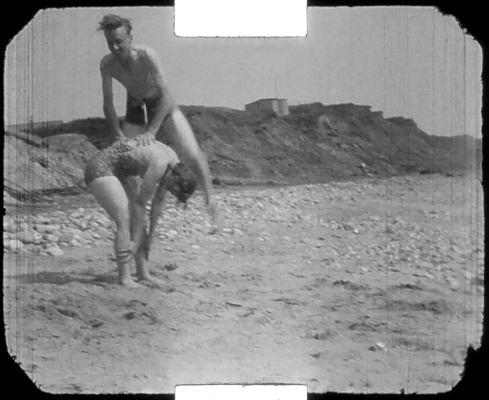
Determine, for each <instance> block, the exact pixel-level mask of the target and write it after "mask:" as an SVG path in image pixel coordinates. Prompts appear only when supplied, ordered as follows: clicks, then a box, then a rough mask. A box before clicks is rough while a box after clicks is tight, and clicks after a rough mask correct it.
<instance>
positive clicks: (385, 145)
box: [4, 103, 482, 199]
mask: <svg viewBox="0 0 489 400" xmlns="http://www.w3.org/2000/svg"><path fill="white" fill-rule="evenodd" d="M182 110H183V112H184V113H185V115H186V116H187V118H188V120H189V122H190V124H191V126H192V128H193V130H194V132H195V134H196V137H197V140H198V141H199V143H200V145H201V147H202V148H203V150H204V151H205V152H206V154H207V156H208V159H209V164H210V167H211V172H212V175H213V176H214V177H215V183H217V184H219V183H228V184H249V183H260V182H261V183H264V182H270V181H272V182H280V183H299V182H300V183H310V182H328V181H331V180H341V179H348V178H351V177H353V176H362V175H379V176H387V175H402V174H405V173H433V172H435V173H444V174H449V175H458V174H461V173H463V172H464V171H467V170H471V169H472V170H473V169H474V168H475V166H477V165H480V160H481V158H480V157H481V155H480V154H481V147H482V146H481V140H475V139H473V137H471V136H456V137H435V136H430V135H428V134H426V133H425V132H423V131H421V130H420V129H419V128H418V127H417V126H416V124H415V122H414V121H412V120H408V119H404V118H401V117H396V118H387V119H386V118H384V117H383V115H382V112H373V111H371V108H370V107H369V106H360V105H354V104H337V105H328V106H325V105H323V104H321V103H313V104H308V105H300V106H292V107H291V108H290V115H288V116H286V117H277V116H275V115H274V114H271V113H269V112H261V113H260V112H248V111H239V110H232V109H228V108H209V107H201V106H184V107H182ZM112 141H113V138H112V137H111V136H110V135H109V134H108V133H107V129H106V125H105V122H104V120H103V119H101V118H88V119H83V120H75V121H71V122H69V123H66V124H64V125H63V126H61V127H56V128H48V127H47V128H45V129H38V130H36V131H34V132H31V133H25V132H20V133H19V132H17V133H13V132H6V135H5V150H4V171H5V172H4V182H5V187H6V190H7V193H6V195H7V196H9V195H10V196H14V197H15V198H18V199H23V198H25V197H28V195H29V194H31V195H32V193H46V192H48V193H49V191H50V190H53V189H54V190H60V189H66V188H71V187H79V188H82V189H83V185H84V182H83V179H82V178H83V173H82V171H83V166H84V165H85V163H86V161H87V160H88V159H90V158H91V157H93V155H94V154H96V152H97V149H102V148H104V147H106V146H108V145H109V144H110V143H112ZM43 191H44V192H43ZM4 196H5V195H4Z"/></svg>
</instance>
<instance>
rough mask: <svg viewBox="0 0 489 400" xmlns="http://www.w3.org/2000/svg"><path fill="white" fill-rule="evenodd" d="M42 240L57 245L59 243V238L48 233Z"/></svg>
mask: <svg viewBox="0 0 489 400" xmlns="http://www.w3.org/2000/svg"><path fill="white" fill-rule="evenodd" d="M44 240H45V241H47V242H50V243H58V242H59V236H57V235H55V234H52V233H48V234H45V235H44Z"/></svg>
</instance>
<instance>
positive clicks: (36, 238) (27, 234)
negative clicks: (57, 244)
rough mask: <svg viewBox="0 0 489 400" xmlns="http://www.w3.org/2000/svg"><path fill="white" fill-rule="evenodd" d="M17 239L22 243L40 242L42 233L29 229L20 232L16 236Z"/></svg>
mask: <svg viewBox="0 0 489 400" xmlns="http://www.w3.org/2000/svg"><path fill="white" fill-rule="evenodd" d="M17 239H18V240H20V241H21V242H22V243H24V244H30V243H34V244H38V243H41V240H42V235H41V234H40V233H39V232H36V231H34V230H29V231H23V232H20V233H19V234H18V236H17Z"/></svg>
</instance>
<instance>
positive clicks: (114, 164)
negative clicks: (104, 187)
mask: <svg viewBox="0 0 489 400" xmlns="http://www.w3.org/2000/svg"><path fill="white" fill-rule="evenodd" d="M143 169H144V165H143V163H142V160H141V157H140V156H139V152H138V150H137V148H136V147H133V146H130V145H129V144H127V143H124V142H116V143H114V144H113V145H112V146H109V147H107V148H106V149H104V150H103V151H102V152H101V153H99V154H98V155H97V156H95V158H93V159H92V160H90V161H89V162H88V164H87V166H86V168H85V182H86V184H87V186H88V185H89V184H90V183H91V182H92V181H93V180H94V179H96V178H100V177H102V176H115V177H116V178H118V179H119V180H120V181H121V182H124V181H125V180H126V179H127V178H128V177H130V176H136V175H138V174H139V173H140V171H141V170H143Z"/></svg>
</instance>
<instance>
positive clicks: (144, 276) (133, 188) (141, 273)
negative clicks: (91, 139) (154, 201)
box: [124, 178, 164, 287]
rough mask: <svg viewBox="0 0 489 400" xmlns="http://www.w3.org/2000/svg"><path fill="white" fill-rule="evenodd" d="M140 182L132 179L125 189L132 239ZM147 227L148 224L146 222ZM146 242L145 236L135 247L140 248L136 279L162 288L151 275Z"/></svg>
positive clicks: (125, 185) (135, 256)
mask: <svg viewBox="0 0 489 400" xmlns="http://www.w3.org/2000/svg"><path fill="white" fill-rule="evenodd" d="M139 186H140V185H139V182H138V181H137V178H130V179H128V180H127V181H126V182H125V183H124V189H125V191H126V194H127V197H128V201H129V209H130V216H131V217H130V221H131V223H130V226H131V238H133V236H134V235H133V232H132V228H133V227H134V226H135V225H136V224H135V222H134V219H135V218H137V217H136V212H135V207H136V199H137V196H138V193H139V189H140V188H139ZM145 225H146V222H145ZM144 231H146V226H145V227H144ZM145 240H146V236H143V237H142V239H141V241H140V243H135V244H134V245H135V246H137V247H138V249H137V251H136V254H135V255H134V260H135V262H136V277H137V279H138V282H141V283H148V284H150V285H153V286H158V287H161V286H163V284H164V283H163V282H162V281H159V280H158V279H156V278H153V277H152V276H151V275H150V273H149V268H148V260H147V259H146V257H145V249H144V247H143V246H142V245H143V244H144V243H143V241H145Z"/></svg>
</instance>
